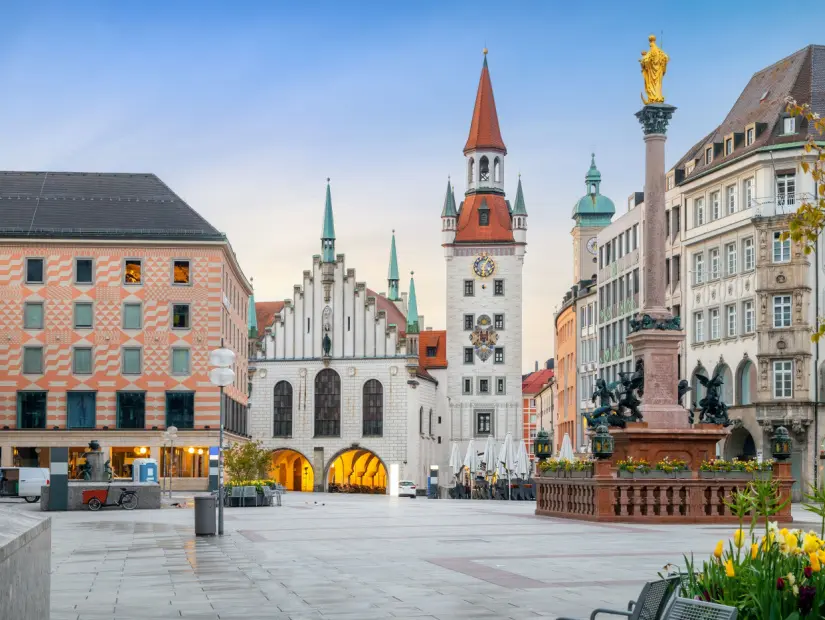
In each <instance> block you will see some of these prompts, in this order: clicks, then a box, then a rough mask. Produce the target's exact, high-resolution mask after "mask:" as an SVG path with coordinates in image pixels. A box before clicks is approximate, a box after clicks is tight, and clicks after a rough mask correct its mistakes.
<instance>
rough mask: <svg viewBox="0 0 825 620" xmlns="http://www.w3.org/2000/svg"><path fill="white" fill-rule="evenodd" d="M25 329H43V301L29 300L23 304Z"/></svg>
mask: <svg viewBox="0 0 825 620" xmlns="http://www.w3.org/2000/svg"><path fill="white" fill-rule="evenodd" d="M23 329H43V303H42V302H33V301H27V302H26V303H25V304H23Z"/></svg>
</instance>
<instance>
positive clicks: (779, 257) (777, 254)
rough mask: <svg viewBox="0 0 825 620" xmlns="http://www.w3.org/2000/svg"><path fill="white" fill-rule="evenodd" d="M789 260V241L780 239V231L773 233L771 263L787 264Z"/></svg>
mask: <svg viewBox="0 0 825 620" xmlns="http://www.w3.org/2000/svg"><path fill="white" fill-rule="evenodd" d="M790 260H791V239H790V237H788V238H787V239H782V232H781V231H778V230H777V231H774V233H773V262H775V263H788V262H790Z"/></svg>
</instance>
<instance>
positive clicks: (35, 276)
mask: <svg viewBox="0 0 825 620" xmlns="http://www.w3.org/2000/svg"><path fill="white" fill-rule="evenodd" d="M26 284H43V259H42V258H27V259H26Z"/></svg>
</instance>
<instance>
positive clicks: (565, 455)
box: [559, 433, 576, 461]
mask: <svg viewBox="0 0 825 620" xmlns="http://www.w3.org/2000/svg"><path fill="white" fill-rule="evenodd" d="M559 458H560V459H567V460H569V461H572V460H573V459H574V458H576V457H575V455H574V454H573V442H572V441H570V435H568V434H567V433H565V434H564V438H563V439H562V440H561V450H559Z"/></svg>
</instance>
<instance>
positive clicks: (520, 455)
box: [515, 439, 530, 478]
mask: <svg viewBox="0 0 825 620" xmlns="http://www.w3.org/2000/svg"><path fill="white" fill-rule="evenodd" d="M515 470H516V473H517V474H518V475H519V477H520V478H527V474H529V473H530V455H529V454H527V444H525V443H524V440H523V439H522V440H521V442H519V445H518V450H517V451H516V466H515Z"/></svg>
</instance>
